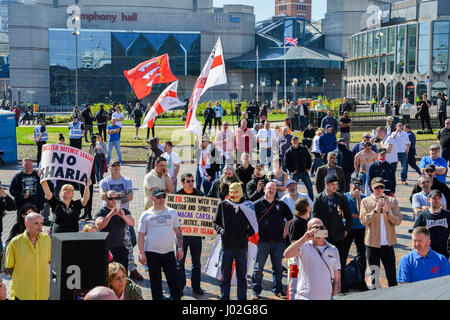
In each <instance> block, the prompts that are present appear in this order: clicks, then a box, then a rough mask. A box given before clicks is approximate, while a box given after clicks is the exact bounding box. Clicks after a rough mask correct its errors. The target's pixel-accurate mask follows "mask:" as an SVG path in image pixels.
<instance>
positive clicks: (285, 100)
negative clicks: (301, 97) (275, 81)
mask: <svg viewBox="0 0 450 320" xmlns="http://www.w3.org/2000/svg"><path fill="white" fill-rule="evenodd" d="M286 102H287V99H286V43H284V103H286Z"/></svg>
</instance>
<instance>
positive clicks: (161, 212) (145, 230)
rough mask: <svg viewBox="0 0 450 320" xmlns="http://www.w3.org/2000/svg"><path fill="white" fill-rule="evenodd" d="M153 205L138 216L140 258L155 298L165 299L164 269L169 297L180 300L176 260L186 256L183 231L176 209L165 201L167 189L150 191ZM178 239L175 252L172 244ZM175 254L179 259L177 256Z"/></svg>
mask: <svg viewBox="0 0 450 320" xmlns="http://www.w3.org/2000/svg"><path fill="white" fill-rule="evenodd" d="M150 197H151V200H152V202H153V206H152V207H151V208H150V209H148V210H146V211H144V212H143V213H142V215H141V217H140V219H139V236H138V246H139V262H140V263H142V264H143V265H145V264H147V265H148V273H149V276H150V286H151V291H152V298H153V300H164V299H165V298H164V296H163V291H162V283H161V282H162V279H161V269H162V270H163V271H164V274H165V276H166V281H167V284H168V286H169V291H170V298H169V299H174V300H180V299H181V294H180V287H179V285H178V280H177V266H176V260H178V261H180V260H181V259H182V258H183V235H182V233H181V224H180V220H179V218H178V214H177V211H176V210H175V209H172V208H168V207H166V205H165V202H166V192H165V191H164V190H163V189H160V188H156V189H154V190H153V191H152V193H151V196H150ZM175 237H176V241H177V251H176V255H175V254H174V249H173V244H174V242H175ZM175 258H176V260H175Z"/></svg>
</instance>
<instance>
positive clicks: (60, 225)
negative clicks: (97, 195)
mask: <svg viewBox="0 0 450 320" xmlns="http://www.w3.org/2000/svg"><path fill="white" fill-rule="evenodd" d="M91 183H92V181H91V179H88V186H90V185H91ZM41 184H42V189H44V193H45V198H46V199H47V201H48V203H49V204H50V207H51V208H52V212H53V215H54V221H53V226H52V233H59V232H78V231H79V227H78V221H79V220H80V213H81V209H83V208H84V207H85V206H86V204H87V203H88V201H89V198H90V191H89V188H84V194H83V198H81V200H73V196H74V188H73V186H72V185H71V184H65V185H63V186H62V188H61V191H60V192H59V199H60V200H58V199H57V198H56V197H55V196H54V195H53V193H52V192H51V190H50V188H49V186H48V184H47V181H45V180H44V181H42V182H41Z"/></svg>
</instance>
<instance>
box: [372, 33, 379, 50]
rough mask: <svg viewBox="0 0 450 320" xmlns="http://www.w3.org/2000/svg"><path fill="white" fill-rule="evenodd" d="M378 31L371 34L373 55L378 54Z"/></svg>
mask: <svg viewBox="0 0 450 320" xmlns="http://www.w3.org/2000/svg"><path fill="white" fill-rule="evenodd" d="M379 32H380V30H375V31H374V32H373V54H378V52H379V48H380V40H379V39H378V33H379Z"/></svg>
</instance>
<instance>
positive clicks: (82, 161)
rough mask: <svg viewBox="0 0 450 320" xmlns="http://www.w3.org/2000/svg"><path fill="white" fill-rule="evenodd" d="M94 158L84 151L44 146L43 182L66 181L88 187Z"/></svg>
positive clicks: (42, 161) (52, 145) (52, 144)
mask: <svg viewBox="0 0 450 320" xmlns="http://www.w3.org/2000/svg"><path fill="white" fill-rule="evenodd" d="M93 162H94V157H92V156H91V155H90V154H88V153H86V152H84V151H83V150H80V149H77V148H74V147H70V146H66V145H62V144H54V143H49V144H45V145H43V146H42V158H41V169H42V176H41V181H44V180H66V181H70V182H75V183H79V184H82V185H84V186H86V185H87V180H88V178H89V177H90V176H91V170H92V164H93Z"/></svg>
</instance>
